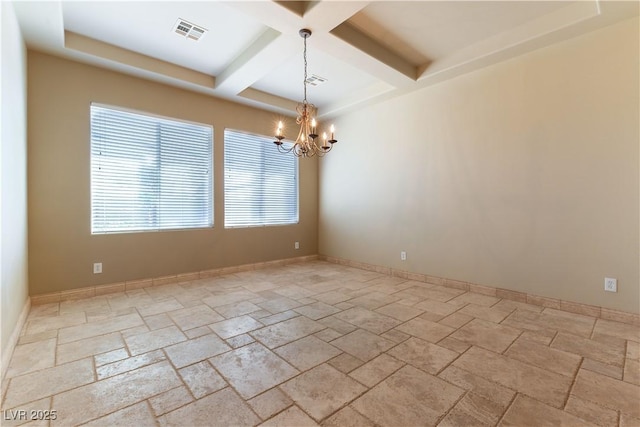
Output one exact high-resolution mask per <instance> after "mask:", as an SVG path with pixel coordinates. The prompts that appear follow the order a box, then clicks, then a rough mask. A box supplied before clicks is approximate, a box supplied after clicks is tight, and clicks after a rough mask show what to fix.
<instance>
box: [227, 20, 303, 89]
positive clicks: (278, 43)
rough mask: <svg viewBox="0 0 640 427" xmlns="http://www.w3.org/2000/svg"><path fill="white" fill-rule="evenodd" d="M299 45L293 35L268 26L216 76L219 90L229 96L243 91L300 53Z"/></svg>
mask: <svg viewBox="0 0 640 427" xmlns="http://www.w3.org/2000/svg"><path fill="white" fill-rule="evenodd" d="M299 47H300V46H299V43H296V40H294V39H293V38H291V37H287V36H285V35H283V34H282V33H280V32H278V31H276V30H273V29H271V28H269V29H267V30H266V31H265V32H264V33H263V34H262V35H261V36H260V37H259V38H258V39H257V40H256V41H255V42H254V43H253V44H252V45H251V46H249V48H247V49H246V50H245V51H244V52H242V53H241V54H240V56H238V57H237V58H236V59H235V60H234V61H233V62H232V63H231V64H230V65H229V66H228V67H227V68H226V69H225V70H224V71H223V72H222V73H220V74H219V75H218V76H217V77H216V90H218V91H220V92H222V93H225V94H229V95H237V94H239V93H240V92H242V91H243V90H245V89H247V88H248V87H250V86H251V85H252V84H254V83H255V82H257V81H258V80H260V79H261V78H262V77H264V76H266V75H267V74H269V73H270V72H271V71H272V70H274V69H275V68H276V67H277V66H279V65H280V64H281V63H282V62H283V61H286V60H288V59H289V58H291V56H293V55H295V54H297V53H298V51H299Z"/></svg>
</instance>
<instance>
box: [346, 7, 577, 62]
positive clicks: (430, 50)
mask: <svg viewBox="0 0 640 427" xmlns="http://www.w3.org/2000/svg"><path fill="white" fill-rule="evenodd" d="M571 3H573V2H563V1H416V2H412V1H406V2H405V1H403V2H373V3H371V4H370V5H369V6H367V7H366V8H364V9H363V10H362V11H360V12H359V13H357V14H356V15H354V16H353V17H351V18H350V19H349V21H348V22H349V23H350V24H351V25H353V26H355V27H356V28H358V29H359V30H360V31H362V32H363V33H365V34H366V35H368V36H369V37H371V38H373V39H374V40H376V41H377V42H378V43H380V44H382V45H384V46H386V47H388V48H389V49H391V50H393V51H395V52H397V53H398V54H399V55H400V56H401V57H403V58H404V59H406V60H407V61H409V62H410V63H412V64H414V65H423V64H426V63H428V62H429V61H433V60H437V59H441V58H444V57H446V56H448V55H450V54H451V53H453V52H455V51H457V50H459V49H462V48H464V47H466V46H469V45H471V44H473V43H475V42H477V41H480V40H483V39H486V38H487V37H491V36H493V35H496V34H499V33H501V32H504V31H507V30H510V29H513V28H515V27H517V26H519V25H522V24H523V23H525V22H527V21H530V20H532V19H535V18H537V17H540V16H542V15H545V14H547V13H551V12H553V11H555V10H557V9H559V8H562V7H565V6H568V5H569V4H571Z"/></svg>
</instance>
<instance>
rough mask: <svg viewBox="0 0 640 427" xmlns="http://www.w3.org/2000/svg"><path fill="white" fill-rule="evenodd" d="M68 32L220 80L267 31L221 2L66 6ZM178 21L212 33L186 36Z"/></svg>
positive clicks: (102, 3)
mask: <svg viewBox="0 0 640 427" xmlns="http://www.w3.org/2000/svg"><path fill="white" fill-rule="evenodd" d="M63 19H64V27H65V29H66V30H68V31H72V32H74V33H78V34H81V35H83V36H87V37H90V38H93V39H96V40H100V41H103V42H105V43H109V44H112V45H115V46H118V47H121V48H124V49H128V50H131V51H133V52H137V53H141V54H143V55H147V56H151V57H153V58H156V59H161V60H163V61H167V62H170V63H173V64H178V65H181V66H183V67H186V68H190V69H192V70H196V71H200V72H202V73H206V74H211V75H216V74H219V73H220V72H222V71H223V70H224V68H225V67H226V66H227V65H228V64H229V63H230V62H231V61H232V60H233V59H234V58H235V57H236V56H237V55H238V52H241V51H243V50H244V49H245V48H246V47H247V46H249V45H250V44H251V42H253V41H254V40H255V39H256V38H258V36H259V35H260V34H261V33H262V32H264V31H265V29H266V27H265V26H264V25H262V24H261V23H260V22H258V21H256V20H254V19H252V18H250V17H247V16H245V15H244V14H242V13H240V12H237V11H236V10H234V9H233V8H230V7H229V6H226V5H224V4H221V3H216V2H118V1H116V2H92V1H89V2H63ZM178 19H182V20H185V21H187V22H189V23H191V24H194V25H196V26H197V27H200V28H203V29H206V30H207V31H206V36H204V37H202V38H201V39H200V40H197V41H196V40H194V39H193V38H188V37H180V36H179V35H178V34H177V33H176V32H175V31H174V30H175V26H176V22H177V21H178Z"/></svg>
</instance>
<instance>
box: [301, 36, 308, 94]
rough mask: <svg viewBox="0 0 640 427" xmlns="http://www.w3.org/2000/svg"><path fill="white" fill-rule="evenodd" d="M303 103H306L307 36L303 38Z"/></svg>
mask: <svg viewBox="0 0 640 427" xmlns="http://www.w3.org/2000/svg"><path fill="white" fill-rule="evenodd" d="M303 56H304V81H303V82H302V83H303V85H304V103H305V104H306V103H307V38H306V37H305V38H304V55H303Z"/></svg>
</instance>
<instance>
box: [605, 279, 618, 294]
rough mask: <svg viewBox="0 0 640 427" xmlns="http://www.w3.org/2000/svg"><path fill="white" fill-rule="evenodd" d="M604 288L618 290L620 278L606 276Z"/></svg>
mask: <svg viewBox="0 0 640 427" xmlns="http://www.w3.org/2000/svg"><path fill="white" fill-rule="evenodd" d="M604 290H605V291H607V292H618V279H614V278H612V277H605V278H604Z"/></svg>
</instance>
